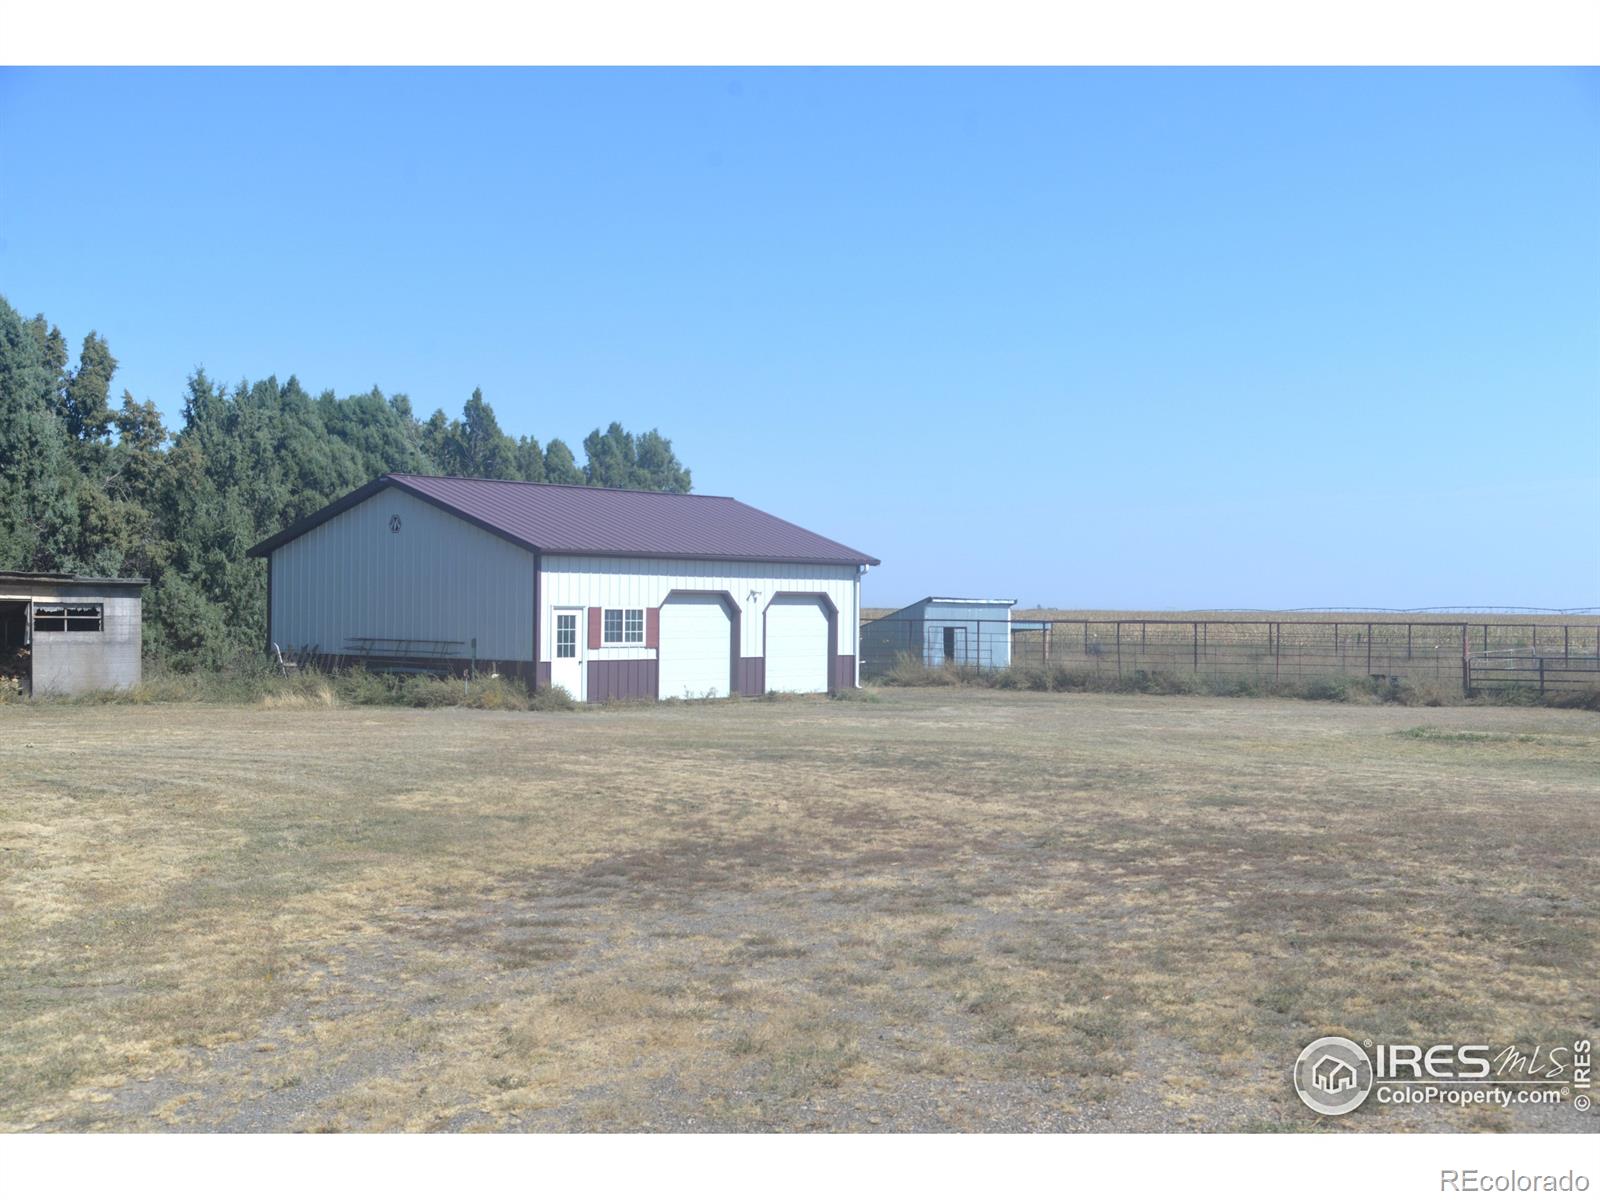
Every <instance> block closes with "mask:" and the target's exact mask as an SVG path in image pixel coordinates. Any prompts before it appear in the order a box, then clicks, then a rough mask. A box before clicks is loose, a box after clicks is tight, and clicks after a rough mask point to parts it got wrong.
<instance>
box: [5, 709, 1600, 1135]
mask: <svg viewBox="0 0 1600 1200" xmlns="http://www.w3.org/2000/svg"><path fill="white" fill-rule="evenodd" d="M308 703H309V702H308ZM0 766H3V770H4V778H5V780H6V788H5V791H4V794H3V799H0V916H3V921H0V1028H4V1029H5V1030H6V1038H5V1040H4V1042H3V1043H0V1127H4V1128H9V1129H120V1130H137V1129H163V1128H179V1129H187V1128H204V1129H419V1130H420V1129H614V1130H637V1129H683V1130H699V1129H783V1130H791V1129H869V1128H870V1129H930V1130H932V1129H1014V1130H1033V1129H1067V1130H1071V1129H1098V1130H1138V1129H1152V1130H1165V1129H1276V1128H1316V1127H1348V1128H1359V1129H1376V1130H1400V1129H1414V1128H1432V1129H1451V1128H1461V1129H1466V1128H1479V1127H1485V1126H1487V1127H1501V1126H1504V1127H1508V1128H1551V1129H1562V1128H1567V1127H1569V1126H1568V1124H1567V1123H1566V1122H1569V1121H1570V1120H1571V1119H1574V1118H1575V1114H1572V1113H1571V1109H1570V1106H1566V1107H1564V1108H1562V1109H1561V1110H1559V1111H1557V1110H1548V1109H1545V1110H1537V1111H1535V1110H1528V1111H1514V1112H1512V1113H1510V1114H1509V1115H1507V1116H1505V1117H1502V1116H1500V1115H1499V1114H1496V1113H1493V1112H1480V1111H1473V1110H1468V1111H1465V1112H1460V1111H1455V1110H1439V1111H1433V1110H1383V1109H1378V1108H1375V1107H1373V1106H1372V1105H1371V1104H1370V1103H1369V1106H1368V1107H1367V1108H1365V1109H1363V1110H1362V1111H1361V1113H1359V1114H1358V1115H1357V1116H1355V1117H1353V1118H1350V1119H1347V1120H1343V1121H1336V1122H1327V1121H1319V1120H1318V1119H1316V1118H1314V1117H1312V1115H1311V1114H1310V1113H1309V1112H1307V1111H1306V1110H1305V1109H1303V1108H1302V1107H1301V1106H1300V1105H1299V1103H1298V1101H1297V1100H1296V1099H1295V1098H1294V1097H1293V1095H1292V1093H1291V1092H1290V1090H1289V1088H1288V1085H1287V1081H1286V1077H1287V1069H1288V1066H1289V1064H1290V1063H1291V1062H1292V1060H1293V1058H1294V1055H1295V1054H1296V1053H1297V1052H1298V1050H1299V1047H1300V1046H1301V1045H1303V1044H1304V1042H1305V1041H1307V1040H1308V1039H1309V1038H1310V1037H1311V1036H1314V1035H1316V1034H1320V1033H1324V1032H1333V1031H1339V1030H1348V1031H1351V1032H1352V1033H1355V1034H1357V1035H1359V1036H1362V1037H1374V1038H1396V1037H1401V1036H1404V1037H1406V1038H1414V1039H1420V1040H1432V1039H1437V1040H1453V1039H1473V1040H1483V1041H1490V1042H1506V1041H1526V1042H1532V1041H1536V1040H1543V1041H1545V1043H1546V1044H1548V1043H1549V1042H1550V1041H1551V1040H1552V1039H1554V1038H1557V1037H1560V1036H1563V1035H1565V1036H1571V1035H1572V1034H1574V1033H1576V1032H1578V1031H1579V1030H1584V1029H1587V1030H1590V1031H1592V1029H1593V1027H1594V1024H1595V1022H1596V1017H1597V1015H1600V1014H1597V1013H1596V1010H1595V992H1594V989H1593V986H1592V983H1593V971H1592V966H1593V947H1594V945H1595V942H1596V936H1597V934H1600V884H1597V882H1596V878H1595V875H1594V872H1593V869H1592V864H1593V861H1594V855H1595V851H1596V843H1597V833H1600V825H1597V819H1596V815H1595V808H1594V802H1593V797H1594V787H1593V782H1594V779H1595V778H1596V772H1597V768H1600V718H1596V717H1595V716H1594V715H1593V714H1589V713H1582V712H1551V711H1543V710H1483V709H1452V710H1403V709H1384V708H1367V707H1343V706H1340V707H1328V706H1313V705H1307V704H1303V703H1296V702H1283V701H1259V700H1244V701H1234V700H1218V699H1209V698H1199V697H1150V696H1120V695H1119V696H1107V695H1032V694H1008V693H997V692H969V691H943V692H919V691H915V690H904V691H902V690H899V689H896V690H894V691H893V692H889V693H885V694H884V695H883V696H882V698H881V699H880V702H879V703H877V704H870V705H855V704H851V705H845V704H837V703H830V702H827V701H821V700H819V701H816V702H798V701H797V702H794V703H789V704H777V705H774V704H759V703H747V704H719V705H703V706H696V705H671V706H660V707H653V708H623V709H615V710H607V711H588V712H581V713H577V714H566V715H550V716H546V715H542V714H528V713H510V712H470V711H462V710H411V709H362V708H350V707H334V708H314V707H308V708H303V709H282V710H278V709H267V708H262V707H243V706H241V707H237V708H221V707H216V706H210V707H200V706H185V705H168V706H159V707H148V706H117V705H106V706H101V707H85V706H66V705H62V706H10V707H8V708H6V709H5V710H3V711H0Z"/></svg>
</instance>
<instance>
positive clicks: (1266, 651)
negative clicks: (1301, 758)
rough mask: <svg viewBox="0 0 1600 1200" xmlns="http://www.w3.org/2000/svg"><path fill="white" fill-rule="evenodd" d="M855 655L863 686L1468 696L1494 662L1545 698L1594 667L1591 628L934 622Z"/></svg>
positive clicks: (1495, 680)
mask: <svg viewBox="0 0 1600 1200" xmlns="http://www.w3.org/2000/svg"><path fill="white" fill-rule="evenodd" d="M861 653H862V660H861V670H862V675H863V677H865V678H875V677H880V676H882V675H884V674H885V673H887V672H888V671H889V670H890V669H892V668H893V666H894V665H895V663H896V662H897V661H899V659H900V656H901V655H909V656H911V657H912V658H913V659H915V660H917V661H919V662H921V663H924V664H925V665H927V666H932V667H937V666H941V665H945V664H947V663H948V664H952V665H958V666H964V667H974V668H977V669H979V670H999V669H1002V668H1004V667H1006V666H1009V665H1011V664H1017V665H1024V664H1036V665H1045V666H1056V665H1059V666H1065V667H1068V668H1071V669H1075V670H1081V671H1086V672H1090V673H1095V674H1105V675H1110V676H1115V677H1117V678H1127V677H1136V676H1137V675H1138V674H1139V673H1140V672H1144V673H1147V674H1166V675H1187V676H1196V677H1200V678H1213V679H1250V680H1258V681H1274V682H1286V683H1292V682H1297V681H1306V680H1312V679H1325V678H1335V677H1342V678H1348V677H1351V676H1366V677H1371V678H1374V679H1378V680H1380V681H1383V682H1387V683H1396V684H1397V683H1400V682H1402V681H1405V682H1412V683H1419V682H1424V681H1426V682H1429V683H1433V684H1435V685H1437V686H1439V687H1442V688H1444V689H1446V690H1449V691H1460V692H1463V693H1468V694H1470V693H1471V692H1472V691H1473V690H1474V689H1475V688H1477V687H1480V686H1481V687H1484V688H1489V687H1498V686H1501V680H1502V679H1510V678H1511V677H1512V675H1511V673H1510V668H1508V667H1506V666H1505V665H1504V663H1503V662H1500V661H1499V660H1506V661H1514V662H1516V663H1518V664H1520V665H1519V666H1518V667H1517V668H1516V672H1517V674H1516V679H1517V682H1516V684H1515V686H1537V683H1538V679H1539V677H1540V664H1543V665H1544V670H1543V674H1544V677H1545V682H1544V688H1545V690H1550V689H1566V688H1572V687H1593V686H1595V682H1596V680H1597V679H1600V676H1597V675H1596V674H1595V672H1594V671H1592V670H1589V669H1588V668H1589V665H1590V664H1591V663H1593V664H1594V666H1595V668H1596V669H1597V670H1600V621H1596V622H1585V623H1582V624H1561V625H1558V624H1551V623H1547V622H1522V621H1503V622H1481V621H1478V622H1464V621H1442V620H1432V621H1310V620H1266V619H1263V620H1259V621H1251V620H1238V619H1231V620H1213V621H1203V620H1162V619H1144V618H1141V619H1101V620H1095V619H1053V620H1029V619H1017V620H1012V621H981V620H971V621H953V622H939V621H925V620H915V621H913V620H905V619H897V618H892V617H884V618H879V619H878V620H875V621H869V622H866V623H865V624H864V625H863V626H862V630H861ZM1480 660H1482V662H1481V665H1478V664H1480ZM1529 664H1532V666H1531V667H1530V666H1529ZM1558 664H1559V665H1558ZM1530 670H1531V671H1532V674H1531V675H1530V674H1528V672H1529V671H1530ZM1530 679H1532V680H1533V683H1532V684H1529V683H1528V681H1529V680H1530ZM1585 681H1587V682H1585ZM1506 686H1512V685H1510V684H1507V685H1506Z"/></svg>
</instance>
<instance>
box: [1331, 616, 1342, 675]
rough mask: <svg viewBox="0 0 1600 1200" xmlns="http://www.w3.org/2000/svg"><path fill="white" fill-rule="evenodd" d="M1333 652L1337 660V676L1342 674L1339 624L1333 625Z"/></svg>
mask: <svg viewBox="0 0 1600 1200" xmlns="http://www.w3.org/2000/svg"><path fill="white" fill-rule="evenodd" d="M1333 652H1334V654H1336V655H1338V658H1339V674H1341V675H1343V674H1344V647H1343V646H1341V645H1340V644H1339V622H1337V621H1335V622H1334V623H1333Z"/></svg>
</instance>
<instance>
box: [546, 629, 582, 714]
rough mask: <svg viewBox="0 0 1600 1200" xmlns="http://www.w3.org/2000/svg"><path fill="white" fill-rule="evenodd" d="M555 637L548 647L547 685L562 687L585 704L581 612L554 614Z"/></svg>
mask: <svg viewBox="0 0 1600 1200" xmlns="http://www.w3.org/2000/svg"><path fill="white" fill-rule="evenodd" d="M554 632H555V637H554V640H553V642H552V643H551V647H550V682H551V683H552V684H554V685H556V686H558V687H564V688H566V689H567V691H568V692H569V693H571V695H572V698H573V699H574V700H585V699H587V698H588V697H587V696H586V695H585V694H584V693H585V691H587V689H586V688H585V687H584V684H586V683H587V682H588V680H587V679H586V678H585V675H586V672H585V671H584V654H583V651H584V647H585V645H586V644H587V643H586V642H585V640H584V628H583V609H581V608H558V609H556V610H555V631H554Z"/></svg>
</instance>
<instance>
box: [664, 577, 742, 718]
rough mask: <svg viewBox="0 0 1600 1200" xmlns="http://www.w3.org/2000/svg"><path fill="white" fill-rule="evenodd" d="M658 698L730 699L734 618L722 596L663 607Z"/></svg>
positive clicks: (684, 598) (695, 598)
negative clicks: (716, 697) (729, 613)
mask: <svg viewBox="0 0 1600 1200" xmlns="http://www.w3.org/2000/svg"><path fill="white" fill-rule="evenodd" d="M659 653H660V662H659V664H658V667H657V669H658V672H659V673H658V675H657V681H658V682H657V694H658V695H659V696H660V697H661V699H663V700H684V699H690V700H703V699H707V698H709V697H712V696H726V695H727V694H728V684H729V683H730V682H731V679H732V672H733V618H732V617H731V616H729V615H728V610H727V609H726V608H725V607H724V606H723V602H722V600H721V598H720V597H717V596H674V597H673V598H672V599H670V600H668V601H667V602H666V603H665V604H663V605H662V606H661V649H660V651H659Z"/></svg>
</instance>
